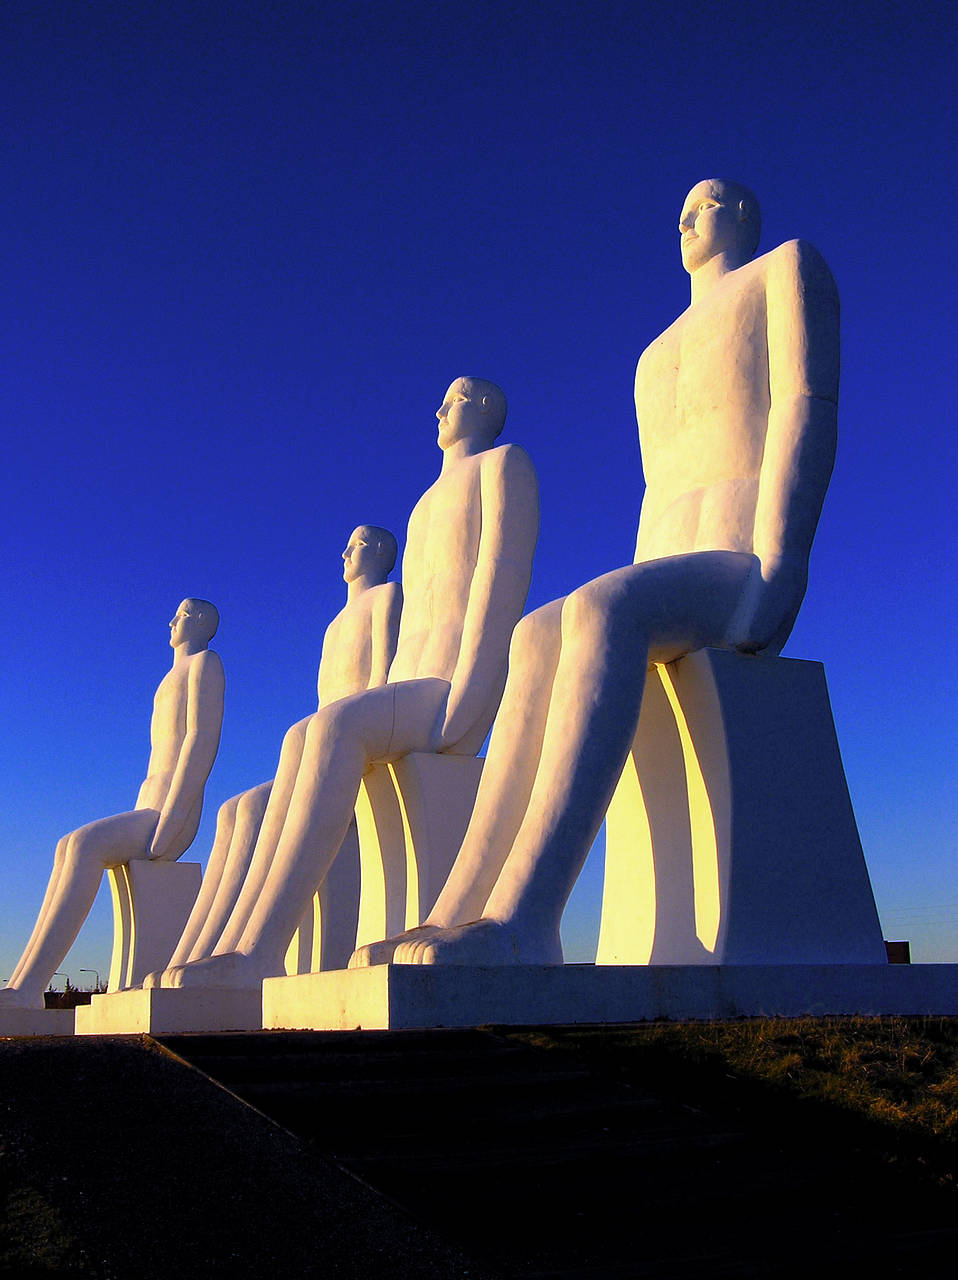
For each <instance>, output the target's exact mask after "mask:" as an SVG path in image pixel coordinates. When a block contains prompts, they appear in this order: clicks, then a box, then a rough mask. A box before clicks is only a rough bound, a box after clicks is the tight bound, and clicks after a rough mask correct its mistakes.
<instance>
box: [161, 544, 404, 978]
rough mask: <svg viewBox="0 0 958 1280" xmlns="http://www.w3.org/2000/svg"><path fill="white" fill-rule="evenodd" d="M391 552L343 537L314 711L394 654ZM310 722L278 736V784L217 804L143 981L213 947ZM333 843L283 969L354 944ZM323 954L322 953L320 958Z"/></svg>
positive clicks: (317, 962) (276, 814) (396, 606)
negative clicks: (191, 884)
mask: <svg viewBox="0 0 958 1280" xmlns="http://www.w3.org/2000/svg"><path fill="white" fill-rule="evenodd" d="M397 552H398V547H397V543H396V538H395V535H394V534H392V533H391V532H390V531H389V530H388V529H383V528H380V527H379V526H378V525H369V524H364V525H358V526H357V527H356V528H355V529H354V530H353V532H352V533H351V534H350V536H349V540H348V542H347V544H346V548H345V550H344V551H343V554H342V559H343V581H344V582H345V583H346V603H345V605H344V606H343V608H342V609H341V610H340V611H339V613H338V614H337V615H336V617H335V618H334V619H333V620H332V622H331V623H330V624H329V626H328V627H327V628H326V633H325V635H324V636H323V647H322V653H321V656H320V662H319V671H318V672H317V676H316V692H317V699H318V706H319V707H322V706H325V705H328V704H329V703H333V702H336V701H338V700H339V699H340V698H345V697H348V696H349V695H351V694H354V693H358V692H360V691H361V690H363V689H374V688H378V687H379V686H380V685H383V684H385V682H386V676H387V674H388V672H389V667H390V665H391V663H392V660H393V658H394V657H395V654H396V644H397V641H398V638H399V617H400V612H401V609H402V588H401V587H400V585H399V583H398V582H387V578H388V577H389V574H390V573H391V572H392V569H393V566H394V565H395V563H396V555H397ZM310 719H311V717H309V716H307V717H306V718H305V719H303V720H300V721H299V722H298V723H296V724H294V725H293V726H292V727H291V728H290V729H289V730H288V731H287V733H286V735H285V737H284V740H283V745H282V751H281V753H280V759H279V765H278V768H277V777H278V778H279V780H280V782H279V786H278V787H275V785H274V784H275V780H270V781H269V782H262V783H260V784H259V785H258V786H256V787H252V788H250V789H249V790H248V791H244V792H242V793H241V794H239V795H236V796H233V797H232V798H231V799H229V800H227V801H225V802H224V803H223V804H222V805H221V806H220V810H219V813H218V814H217V819H216V837H215V839H214V842H213V849H212V852H211V853H210V858H209V863H208V866H207V869H206V875H205V876H204V877H203V884H202V887H201V889H200V893H199V896H198V897H197V899H196V903H195V905H194V907H193V911H192V913H191V915H190V917H189V920H188V921H187V922H186V925H185V927H184V929H183V931H182V934H181V936H180V937H179V941H178V942H177V943H176V944H175V945H176V949H175V951H173V950H172V949H171V951H170V952H168V953H167V955H166V956H164V957H163V959H162V960H161V961H160V962H158V964H157V965H155V966H154V969H158V970H161V971H162V972H157V973H152V974H151V976H150V979H149V984H148V985H150V986H159V985H163V986H171V985H173V983H174V981H175V976H174V970H176V969H178V968H180V967H181V966H183V965H185V964H189V963H190V962H191V961H194V960H201V959H204V958H206V957H208V956H210V955H212V953H213V951H214V949H215V948H216V947H217V945H218V943H219V942H220V939H221V937H222V935H223V931H224V929H225V928H226V925H227V922H228V921H229V919H230V916H231V914H232V912H233V909H234V908H235V906H236V902H237V899H238V898H239V895H240V893H241V892H242V891H243V889H244V886H245V884H246V877H247V873H248V871H249V868H250V863H251V862H252V859H253V854H254V852H255V850H256V845H257V841H258V840H259V837H260V831H261V829H262V826H263V823H264V821H266V820H267V815H268V821H269V823H270V824H271V825H272V826H273V827H274V828H275V827H281V826H282V823H283V821H284V819H285V816H286V812H287V809H288V806H289V802H290V798H291V794H292V785H293V782H294V781H295V777H296V771H297V770H298V769H299V765H300V762H301V760H302V754H303V750H304V748H305V745H306V733H307V729H308V727H309V723H310ZM343 845H344V849H343V852H342V856H341V857H338V858H337V859H336V863H334V868H333V869H332V870H331V873H330V876H329V877H328V879H329V884H328V885H324V886H323V887H321V889H320V893H321V895H322V900H320V899H319V898H318V897H317V898H315V899H313V900H312V901H310V902H309V903H308V904H307V905H306V906H305V907H304V910H303V913H302V915H301V916H300V920H299V923H298V927H297V928H296V932H295V933H294V934H293V937H292V940H291V941H289V943H288V947H287V951H286V959H285V965H286V971H287V972H293V973H296V972H309V971H310V969H312V968H319V967H327V968H328V967H337V966H338V965H340V964H344V963H345V961H344V960H343V959H342V952H343V951H344V950H345V949H346V947H347V946H348V947H349V950H350V951H351V950H352V946H355V936H356V918H357V910H358V897H357V895H358V892H359V881H358V865H356V860H355V856H354V855H355V830H353V831H352V832H351V833H350V831H347V833H346V835H345V836H344V838H343ZM337 894H338V895H340V900H339V901H338V902H337V901H336V899H337ZM324 932H325V934H326V939H325V941H324V939H323V934H324ZM350 937H351V938H352V946H350V945H349V939H350ZM325 952H329V955H328V956H325V957H324V953H325ZM347 956H348V953H347Z"/></svg>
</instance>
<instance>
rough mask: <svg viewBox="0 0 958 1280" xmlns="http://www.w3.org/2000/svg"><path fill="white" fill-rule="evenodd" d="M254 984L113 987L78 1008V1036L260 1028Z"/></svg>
mask: <svg viewBox="0 0 958 1280" xmlns="http://www.w3.org/2000/svg"><path fill="white" fill-rule="evenodd" d="M262 1025H263V1011H262V997H261V995H260V992H259V990H258V989H257V990H254V991H236V990H231V989H228V988H225V987H210V988H207V989H206V990H203V991H181V990H163V989H161V990H159V991H141V990H132V991H114V992H110V993H108V994H107V995H103V996H94V997H93V1000H92V1002H91V1003H90V1004H88V1005H85V1006H81V1007H80V1008H79V1009H77V1021H76V1034H77V1035H78V1036H116V1035H138V1034H140V1033H142V1032H146V1033H148V1034H150V1035H172V1034H174V1033H176V1032H181V1031H259V1030H260V1028H261V1027H262Z"/></svg>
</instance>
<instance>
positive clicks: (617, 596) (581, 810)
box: [350, 179, 839, 966]
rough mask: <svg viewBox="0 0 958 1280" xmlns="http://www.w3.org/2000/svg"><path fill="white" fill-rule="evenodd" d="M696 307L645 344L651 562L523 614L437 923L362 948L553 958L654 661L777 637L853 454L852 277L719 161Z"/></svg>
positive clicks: (697, 198)
mask: <svg viewBox="0 0 958 1280" xmlns="http://www.w3.org/2000/svg"><path fill="white" fill-rule="evenodd" d="M679 231H680V233H681V252H682V262H683V264H684V266H685V269H686V270H687V271H688V273H689V275H690V276H691V285H692V300H691V305H690V306H689V307H688V309H687V310H686V311H684V312H683V313H682V314H681V315H680V316H679V318H678V319H677V320H676V321H675V322H674V323H673V324H672V325H670V327H669V328H668V329H666V331H665V332H664V333H663V334H662V335H661V336H660V337H659V338H657V339H656V340H655V341H654V342H653V343H652V344H651V345H650V346H649V347H648V348H647V349H646V350H645V351H644V352H643V353H642V356H641V358H640V359H639V362H638V368H637V370H636V376H635V405H636V413H637V416H638V422H639V436H640V443H641V449H642V457H643V463H644V469H645V478H646V490H645V496H644V499H643V503H642V511H641V519H640V521H639V530H638V538H637V542H636V549H635V559H634V563H633V564H632V565H630V566H628V567H627V568H623V569H617V570H614V571H613V572H611V573H607V574H605V575H603V576H602V577H600V578H597V579H595V580H594V581H592V582H589V583H586V585H585V586H583V587H580V588H579V589H578V590H576V591H574V592H572V594H571V595H569V596H566V597H565V598H564V599H562V600H556V601H554V602H553V603H551V604H548V605H545V606H544V607H543V608H541V609H538V610H536V611H535V612H534V613H532V614H530V615H529V616H528V617H526V618H525V619H523V621H522V622H521V623H520V624H519V626H518V627H517V629H516V633H515V636H514V638H513V643H512V650H511V655H510V666H509V680H508V684H507V687H506V691H505V694H504V697H503V701H502V706H501V708H500V711H499V714H498V716H497V719H496V725H495V729H494V730H493V735H492V740H491V743H490V748H489V753H488V758H487V760H486V764H485V769H484V771H483V776H482V783H481V786H480V790H479V794H478V797H477V801H476V807H475V810H474V813H473V818H472V822H471V824H470V826H469V829H468V831H467V833H466V836H465V839H464V842H463V845H462V847H461V849H460V852H459V856H458V858H457V860H456V862H455V864H454V866H453V869H452V872H451V874H450V876H449V879H448V880H447V883H446V885H445V888H444V889H443V892H442V893H441V894H440V896H439V898H438V900H437V902H436V904H435V907H434V908H433V910H432V912H431V913H430V915H429V916H428V918H427V920H426V922H425V923H424V924H423V925H422V926H420V927H419V928H417V929H414V930H411V931H409V932H408V933H406V934H403V935H401V936H400V937H398V938H394V939H392V940H388V941H386V942H382V943H375V944H372V945H369V946H365V947H362V948H360V949H359V950H358V951H357V952H356V953H355V954H354V956H353V958H352V960H351V962H350V963H351V965H354V966H363V965H367V964H381V963H386V962H389V961H395V962H397V963H425V964H429V963H449V964H490V965H501V964H514V963H532V964H555V963H560V962H561V960H562V950H561V945H560V942H559V922H560V918H561V915H562V911H563V908H564V906H565V903H566V900H567V898H568V895H569V893H570V891H571V889H572V886H573V884H574V883H575V880H576V877H577V876H578V874H579V871H580V870H581V867H582V864H583V862H584V860H585V857H586V854H587V852H588V850H589V848H590V846H591V844H592V841H593V839H594V837H595V835H596V833H597V831H598V828H599V825H600V823H601V822H602V819H603V815H604V814H605V811H606V808H607V807H608V804H609V800H610V797H611V796H612V793H613V790H614V788H615V785H616V781H617V779H618V778H619V775H620V773H621V771H622V767H623V764H624V762H625V759H626V755H627V752H628V750H629V746H630V744H631V742H632V740H633V736H634V734H635V730H636V724H637V721H638V716H639V710H640V706H641V702H642V694H643V688H644V683H645V677H646V669H647V666H648V664H649V663H650V662H651V661H656V662H668V661H672V660H673V659H676V658H678V657H680V656H682V655H683V654H687V653H689V652H691V651H693V650H695V649H700V648H703V647H706V646H712V647H717V648H725V649H731V650H737V651H739V652H742V653H764V654H776V653H778V652H779V651H780V649H781V647H782V645H783V644H784V642H785V640H786V638H787V636H788V634H789V632H790V630H791V627H792V624H793V622H794V619H795V616H796V614H797V612H798V608H799V605H800V603H801V601H802V597H803V595H804V592H805V586H806V578H807V566H808V556H809V550H810V547H811V543H812V537H813V535H814V532H815V527H816V524H817V522H818V517H819V513H820V509H821V504H822V500H823V497H824V494H825V489H826V486H827V484H828V479H829V476H830V474H831V470H832V463H833V459H834V452H835V435H836V417H837V396H838V372H839V369H838V365H839V333H838V297H837V293H836V289H835V285H834V281H833V279H832V276H831V274H830V272H829V270H828V268H827V266H826V265H825V263H824V261H823V260H822V258H821V257H820V256H819V254H818V253H817V251H816V250H815V249H813V248H812V247H811V246H810V245H808V244H805V243H803V242H802V241H790V242H788V243H786V244H783V245H781V246H779V247H778V248H777V249H774V250H773V251H772V252H770V253H767V254H765V255H764V256H763V257H760V258H757V259H754V260H752V256H753V254H754V253H755V250H756V247H757V245H758V238H759V209H758V204H757V201H756V200H755V197H754V196H753V195H752V193H751V192H750V191H748V190H747V189H746V188H744V187H741V186H739V185H738V184H736V183H732V182H727V181H722V180H718V179H710V180H707V181H705V182H701V183H699V184H698V185H697V186H696V187H694V188H693V189H692V191H691V192H690V193H689V195H688V197H687V199H686V201H685V204H684V206H683V209H682V214H681V218H680V220H679Z"/></svg>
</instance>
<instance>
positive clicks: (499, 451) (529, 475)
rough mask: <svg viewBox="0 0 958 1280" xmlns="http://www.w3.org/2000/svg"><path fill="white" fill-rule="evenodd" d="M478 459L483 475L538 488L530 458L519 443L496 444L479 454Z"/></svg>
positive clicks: (507, 482) (508, 482)
mask: <svg viewBox="0 0 958 1280" xmlns="http://www.w3.org/2000/svg"><path fill="white" fill-rule="evenodd" d="M480 459H481V466H482V473H483V476H484V477H486V476H488V477H489V478H490V479H491V478H493V477H495V478H496V479H500V478H501V480H502V481H503V482H504V483H506V484H526V485H528V484H532V485H533V486H535V487H536V488H538V481H537V479H536V471H535V467H534V466H533V465H532V459H531V458H530V457H529V455H528V454H527V453H526V451H525V449H523V448H522V446H521V445H518V444H500V445H497V446H496V447H495V448H494V449H487V450H486V451H485V452H484V453H482V454H480Z"/></svg>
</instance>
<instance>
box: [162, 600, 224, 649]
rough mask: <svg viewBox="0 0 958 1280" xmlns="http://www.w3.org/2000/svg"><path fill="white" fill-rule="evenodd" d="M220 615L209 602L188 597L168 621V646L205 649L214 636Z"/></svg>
mask: <svg viewBox="0 0 958 1280" xmlns="http://www.w3.org/2000/svg"><path fill="white" fill-rule="evenodd" d="M219 625H220V615H219V611H218V610H217V608H216V605H214V604H210V602H209V600H200V599H199V598H198V597H196V596H188V597H187V599H185V600H184V601H182V603H181V604H180V606H179V608H178V609H177V611H176V613H175V614H174V615H173V617H172V618H171V619H170V644H171V645H172V646H173V648H174V649H178V648H179V647H180V645H183V644H193V645H194V646H196V647H197V648H205V647H206V646H207V645H208V644H209V642H210V641H211V640H212V639H213V637H214V636H215V635H216V628H217V627H218V626H219Z"/></svg>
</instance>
